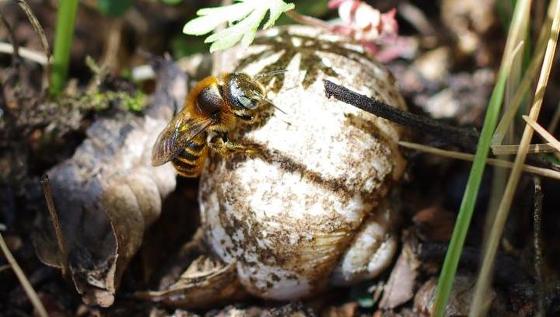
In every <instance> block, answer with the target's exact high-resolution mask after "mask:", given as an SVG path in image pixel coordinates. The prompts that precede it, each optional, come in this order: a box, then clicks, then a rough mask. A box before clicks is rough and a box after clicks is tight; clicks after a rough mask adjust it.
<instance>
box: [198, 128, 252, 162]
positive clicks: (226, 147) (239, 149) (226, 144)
mask: <svg viewBox="0 0 560 317" xmlns="http://www.w3.org/2000/svg"><path fill="white" fill-rule="evenodd" d="M207 142H208V146H209V147H210V148H211V149H212V150H214V151H216V152H217V153H218V154H220V155H221V156H224V157H228V156H230V155H232V154H246V155H248V156H251V157H253V156H255V155H256V154H257V151H256V150H255V149H252V148H249V147H246V146H243V145H241V144H235V143H233V142H231V141H229V140H228V137H227V135H226V134H222V133H209V134H208V139H207Z"/></svg>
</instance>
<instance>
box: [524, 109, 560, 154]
mask: <svg viewBox="0 0 560 317" xmlns="http://www.w3.org/2000/svg"><path fill="white" fill-rule="evenodd" d="M523 120H525V122H527V124H529V125H530V126H531V128H533V129H534V130H535V131H537V133H538V134H540V135H541V136H542V137H543V139H545V140H546V141H547V142H548V144H550V145H551V146H553V147H554V148H555V149H556V151H558V152H560V142H559V141H558V139H556V138H555V137H554V136H553V135H552V134H550V133H549V132H548V131H546V130H545V129H544V128H543V127H542V126H541V125H540V124H538V123H537V122H536V121H535V120H532V119H531V118H529V117H527V116H523Z"/></svg>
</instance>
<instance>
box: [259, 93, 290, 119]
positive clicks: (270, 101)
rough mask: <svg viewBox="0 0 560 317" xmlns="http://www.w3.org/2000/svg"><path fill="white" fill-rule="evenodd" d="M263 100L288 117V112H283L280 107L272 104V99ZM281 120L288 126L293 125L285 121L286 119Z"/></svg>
mask: <svg viewBox="0 0 560 317" xmlns="http://www.w3.org/2000/svg"><path fill="white" fill-rule="evenodd" d="M263 99H264V101H266V102H268V104H269V105H271V106H272V107H273V108H274V109H276V110H278V111H280V112H282V113H283V114H285V115H286V116H287V115H288V113H287V112H286V111H284V110H282V109H281V108H279V107H278V106H276V105H275V104H274V103H273V102H272V100H270V99H268V98H263ZM280 120H282V121H283V122H284V123H286V124H287V125H292V123H291V122H289V121H286V120H284V119H280Z"/></svg>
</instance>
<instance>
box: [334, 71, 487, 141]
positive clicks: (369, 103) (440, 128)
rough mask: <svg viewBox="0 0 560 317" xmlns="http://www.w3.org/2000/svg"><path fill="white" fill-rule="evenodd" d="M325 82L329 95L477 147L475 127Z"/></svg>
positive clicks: (439, 135)
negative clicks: (444, 120)
mask: <svg viewBox="0 0 560 317" xmlns="http://www.w3.org/2000/svg"><path fill="white" fill-rule="evenodd" d="M323 82H324V84H325V93H326V95H327V97H331V96H334V97H335V98H336V99H338V100H340V101H342V102H345V103H347V104H350V105H352V106H355V107H357V108H360V109H362V110H364V111H367V112H369V113H371V114H374V115H376V116H378V117H381V118H384V119H387V120H390V121H393V122H395V123H397V124H400V125H403V126H406V127H410V128H413V129H416V130H419V131H420V132H424V133H428V134H431V135H432V136H434V137H436V138H438V139H439V140H441V141H444V142H446V143H447V144H453V145H458V146H461V147H463V148H465V149H468V150H472V149H474V148H475V147H476V143H477V141H478V136H479V135H478V132H477V131H476V130H475V129H468V128H458V127H453V126H450V125H447V124H444V123H441V122H440V121H437V120H434V119H431V118H428V117H424V116H419V115H415V114H413V113H410V112H406V111H402V110H400V109H397V108H395V107H391V106H390V105H387V104H385V103H383V102H381V101H379V100H375V99H372V98H369V97H367V96H364V95H361V94H358V93H356V92H353V91H351V90H350V89H348V88H345V87H343V86H340V85H337V84H335V83H333V82H331V81H329V80H324V81H323Z"/></svg>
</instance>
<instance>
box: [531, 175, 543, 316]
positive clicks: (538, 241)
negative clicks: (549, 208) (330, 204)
mask: <svg viewBox="0 0 560 317" xmlns="http://www.w3.org/2000/svg"><path fill="white" fill-rule="evenodd" d="M533 182H534V183H535V196H534V200H535V201H534V213H533V244H534V248H535V263H534V264H535V273H536V275H537V301H538V307H539V310H538V315H539V316H544V314H545V310H544V293H545V291H544V290H545V285H544V279H543V272H542V269H543V263H544V260H543V247H542V244H543V243H542V230H541V229H542V202H543V192H542V187H541V179H540V178H539V177H533Z"/></svg>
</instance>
